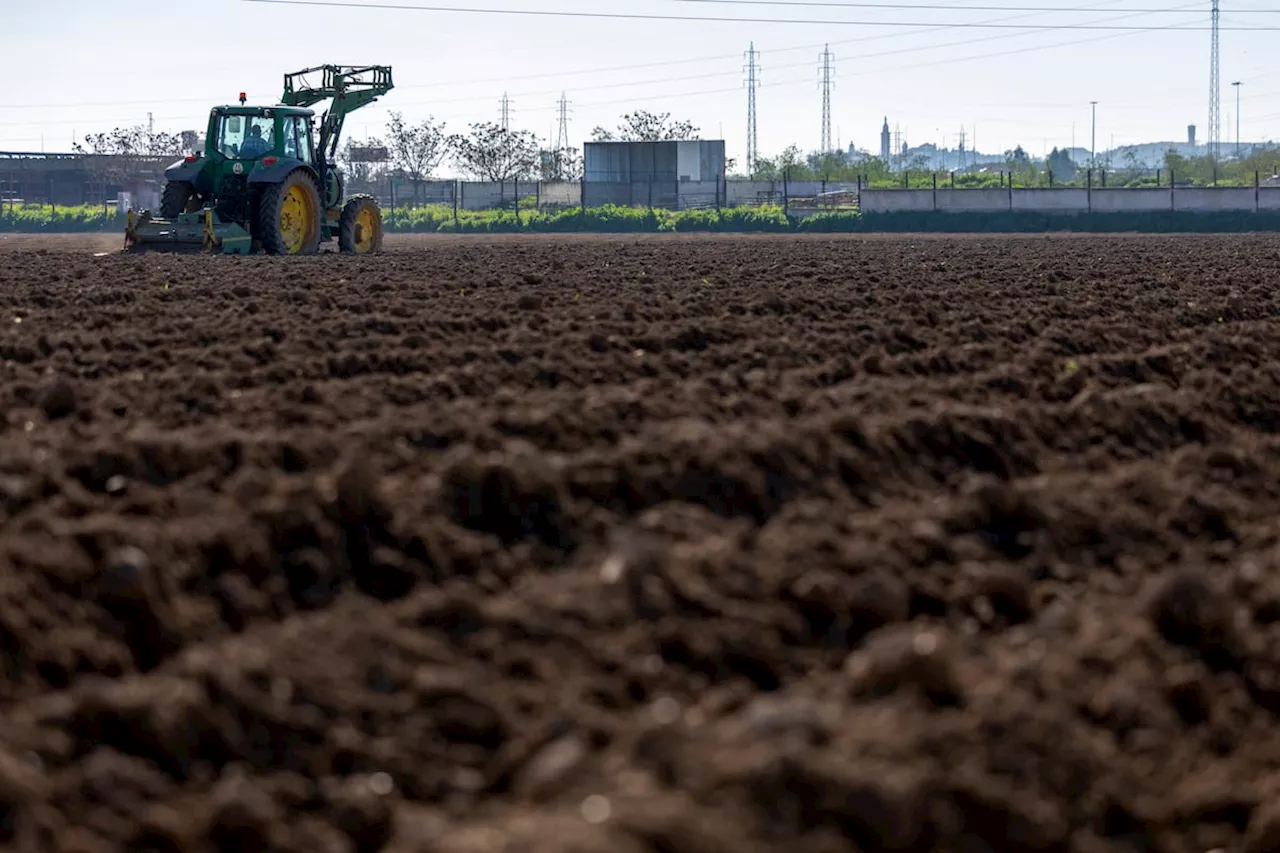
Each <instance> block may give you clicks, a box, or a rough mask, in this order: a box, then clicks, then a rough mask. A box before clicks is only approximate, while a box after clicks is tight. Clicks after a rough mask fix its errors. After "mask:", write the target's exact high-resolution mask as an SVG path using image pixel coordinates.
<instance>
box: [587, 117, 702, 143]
mask: <svg viewBox="0 0 1280 853" xmlns="http://www.w3.org/2000/svg"><path fill="white" fill-rule="evenodd" d="M591 138H592V139H593V140H595V141H596V142H617V141H622V142H665V141H668V140H686V139H697V138H698V128H696V127H695V126H694V125H693V123H692V122H689V121H672V120H671V113H662V114H660V115H659V114H658V113H651V112H648V111H646V110H636V111H635V112H633V113H628V114H627V115H624V116H623V117H622V122H621V123H620V124H619V125H618V132H617V133H616V134H615V133H613V132H612V131H609V130H605V129H604V128H603V127H596V128H595V129H594V130H592V131H591Z"/></svg>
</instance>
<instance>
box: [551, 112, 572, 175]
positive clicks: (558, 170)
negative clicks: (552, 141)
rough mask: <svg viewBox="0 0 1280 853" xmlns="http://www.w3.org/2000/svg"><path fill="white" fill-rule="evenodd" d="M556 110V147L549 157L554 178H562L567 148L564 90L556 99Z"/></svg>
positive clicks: (566, 116)
mask: <svg viewBox="0 0 1280 853" xmlns="http://www.w3.org/2000/svg"><path fill="white" fill-rule="evenodd" d="M556 111H557V113H558V118H559V122H558V126H557V127H556V147H555V150H554V151H553V152H552V154H551V157H552V163H553V166H554V168H555V175H556V179H557V180H564V178H565V175H564V173H565V168H564V166H565V163H564V153H565V151H567V150H568V148H569V100H568V99H567V98H566V97H565V96H564V92H561V93H560V100H558V101H556Z"/></svg>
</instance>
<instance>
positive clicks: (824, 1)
mask: <svg viewBox="0 0 1280 853" xmlns="http://www.w3.org/2000/svg"><path fill="white" fill-rule="evenodd" d="M673 2H676V3H711V4H717V5H725V6H819V7H823V8H837V9H920V10H923V11H936V10H945V11H954V12H1051V13H1053V12H1112V11H1115V10H1113V9H1103V8H1099V7H1089V6H1075V7H1073V6H974V5H969V4H959V5H946V4H929V3H851V2H844V0H794V2H793V0H673ZM1128 11H1130V12H1134V13H1137V14H1144V15H1146V14H1152V15H1154V14H1188V15H1192V14H1201V13H1202V11H1203V10H1199V9H1185V8H1174V9H1170V8H1162V9H1129V10H1128ZM1232 11H1233V12H1237V13H1241V14H1247V15H1280V9H1234V10H1232Z"/></svg>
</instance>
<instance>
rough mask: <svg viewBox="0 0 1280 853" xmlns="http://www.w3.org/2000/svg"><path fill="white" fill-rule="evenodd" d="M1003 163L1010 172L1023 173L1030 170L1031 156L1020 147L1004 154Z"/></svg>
mask: <svg viewBox="0 0 1280 853" xmlns="http://www.w3.org/2000/svg"><path fill="white" fill-rule="evenodd" d="M1004 162H1005V165H1006V166H1008V167H1009V171H1010V172H1024V171H1026V170H1028V169H1030V168H1031V156H1030V155H1029V154H1027V152H1026V151H1024V150H1023V149H1022V146H1021V145H1019V146H1018V147H1017V148H1014V149H1013V150H1011V151H1006V152H1004Z"/></svg>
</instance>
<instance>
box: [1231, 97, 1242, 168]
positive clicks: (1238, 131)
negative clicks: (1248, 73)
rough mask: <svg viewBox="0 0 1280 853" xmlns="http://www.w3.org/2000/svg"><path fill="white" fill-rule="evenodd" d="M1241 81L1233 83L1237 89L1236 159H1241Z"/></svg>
mask: <svg viewBox="0 0 1280 853" xmlns="http://www.w3.org/2000/svg"><path fill="white" fill-rule="evenodd" d="M1240 82H1241V81H1239V80H1237V81H1236V82H1234V83H1232V84H1231V85H1232V86H1234V87H1235V89H1236V159H1237V160H1239V159H1240Z"/></svg>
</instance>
